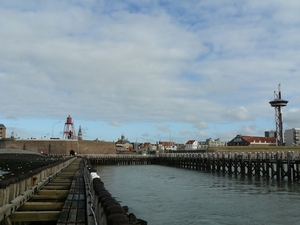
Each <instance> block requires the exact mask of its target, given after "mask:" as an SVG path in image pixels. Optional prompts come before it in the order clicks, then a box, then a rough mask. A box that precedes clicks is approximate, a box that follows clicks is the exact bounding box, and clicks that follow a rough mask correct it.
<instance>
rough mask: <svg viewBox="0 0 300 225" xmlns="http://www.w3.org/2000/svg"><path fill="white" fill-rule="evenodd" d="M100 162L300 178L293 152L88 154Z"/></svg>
mask: <svg viewBox="0 0 300 225" xmlns="http://www.w3.org/2000/svg"><path fill="white" fill-rule="evenodd" d="M87 157H88V158H89V159H90V161H91V162H92V163H95V164H99V165H108V164H110V165H144V164H155V165H164V166H173V167H179V168H185V169H192V170H199V171H206V172H212V173H215V172H216V173H224V174H230V175H236V176H243V177H248V178H261V177H262V178H265V179H273V180H278V181H280V180H288V181H290V182H296V181H299V179H300V157H299V155H297V156H296V154H295V152H293V151H290V152H271V153H269V152H249V153H237V152H236V153H166V154H158V155H148V156H142V155H122V154H120V155H88V156H87Z"/></svg>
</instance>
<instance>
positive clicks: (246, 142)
mask: <svg viewBox="0 0 300 225" xmlns="http://www.w3.org/2000/svg"><path fill="white" fill-rule="evenodd" d="M227 145H228V146H275V145H276V138H275V137H258V136H246V135H237V136H236V137H234V138H233V139H232V140H231V141H229V142H228V143H227Z"/></svg>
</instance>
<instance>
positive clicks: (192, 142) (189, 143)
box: [186, 140, 196, 145]
mask: <svg viewBox="0 0 300 225" xmlns="http://www.w3.org/2000/svg"><path fill="white" fill-rule="evenodd" d="M195 141H196V140H188V141H187V142H186V145H192V144H194V142H195Z"/></svg>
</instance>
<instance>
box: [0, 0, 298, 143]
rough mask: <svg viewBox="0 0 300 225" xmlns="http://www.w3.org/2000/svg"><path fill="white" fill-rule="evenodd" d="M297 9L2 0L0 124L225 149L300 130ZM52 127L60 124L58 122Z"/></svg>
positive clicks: (174, 0) (268, 3) (270, 4)
mask: <svg viewBox="0 0 300 225" xmlns="http://www.w3.org/2000/svg"><path fill="white" fill-rule="evenodd" d="M299 11H300V2H299V1H294V0H286V1H281V0H264V1H258V0H245V1H240V0H230V1H222V0H214V1H210V0H204V1H201V0H188V1H181V0H162V1H156V0H152V1H150V0H144V1H140V0H120V1H118V0H116V1H105V0H76V1H75V0H74V1H59V0H57V1H56V0H52V1H37V0H36V1H33V0H28V1H19V0H0V40H1V41H0V96H1V107H0V109H1V110H0V123H2V124H4V125H5V126H6V128H7V135H10V134H11V132H14V133H15V135H16V136H17V137H19V138H24V139H27V138H30V137H36V138H41V137H42V138H50V137H52V136H54V137H60V138H62V133H63V129H64V123H65V122H66V118H67V116H68V115H71V117H72V118H73V121H74V125H75V129H76V132H77V131H78V128H79V125H81V127H82V130H83V138H84V139H88V140H94V139H96V138H98V139H100V140H106V141H116V140H117V139H118V138H119V137H120V136H121V135H122V134H124V135H125V136H126V137H127V138H128V139H129V140H130V141H138V142H144V141H150V142H156V141H158V140H162V141H169V140H172V141H175V142H179V143H183V142H186V141H187V140H188V139H196V140H199V141H201V140H205V139H207V138H212V139H216V138H220V139H221V140H223V141H229V140H231V139H232V138H233V137H234V136H236V135H237V134H244V135H256V136H263V135H264V131H266V130H275V128H276V125H275V110H274V108H272V107H270V104H269V101H270V100H273V99H274V91H277V90H278V85H279V84H281V94H282V98H283V99H286V100H288V101H289V103H288V105H287V107H285V108H283V120H284V129H289V128H292V127H300V111H299V110H300V88H299V85H300V73H299V71H300V54H299V52H300V51H299V50H300V44H299V40H300V16H299ZM59 121H61V122H60V123H59Z"/></svg>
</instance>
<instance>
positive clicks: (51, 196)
mask: <svg viewBox="0 0 300 225" xmlns="http://www.w3.org/2000/svg"><path fill="white" fill-rule="evenodd" d="M83 170H84V162H83V160H82V159H81V158H77V159H76V160H75V161H74V162H72V163H71V164H70V165H69V166H68V167H67V168H66V169H64V170H63V171H62V172H60V173H59V174H58V175H57V177H55V178H54V179H53V180H52V181H51V182H49V183H48V184H47V185H45V186H44V187H43V188H42V189H41V190H39V191H38V192H37V194H36V195H34V196H32V198H30V199H29V201H27V202H25V203H24V204H23V205H22V206H21V207H20V208H19V209H18V210H17V211H16V212H13V213H12V215H11V216H10V217H9V218H8V220H10V222H12V223H13V224H17V222H33V224H36V223H34V222H37V224H58V225H67V224H72V225H82V224H86V200H85V182H84V178H83Z"/></svg>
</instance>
